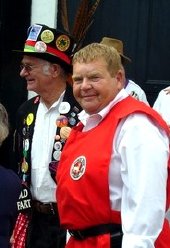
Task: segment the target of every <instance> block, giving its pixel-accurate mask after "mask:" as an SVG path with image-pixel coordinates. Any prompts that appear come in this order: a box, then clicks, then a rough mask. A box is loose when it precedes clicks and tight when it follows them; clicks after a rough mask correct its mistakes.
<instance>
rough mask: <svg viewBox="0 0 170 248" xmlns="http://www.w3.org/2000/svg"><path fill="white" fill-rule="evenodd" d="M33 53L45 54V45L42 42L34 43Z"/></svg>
mask: <svg viewBox="0 0 170 248" xmlns="http://www.w3.org/2000/svg"><path fill="white" fill-rule="evenodd" d="M34 48H35V51H36V52H38V53H45V52H46V50H47V45H46V44H45V43H44V42H43V41H37V42H36V43H35V46H34Z"/></svg>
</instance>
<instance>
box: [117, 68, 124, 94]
mask: <svg viewBox="0 0 170 248" xmlns="http://www.w3.org/2000/svg"><path fill="white" fill-rule="evenodd" d="M115 78H116V80H117V83H118V88H119V89H122V88H124V79H125V74H124V71H123V70H122V69H120V70H118V72H117V73H116V76H115Z"/></svg>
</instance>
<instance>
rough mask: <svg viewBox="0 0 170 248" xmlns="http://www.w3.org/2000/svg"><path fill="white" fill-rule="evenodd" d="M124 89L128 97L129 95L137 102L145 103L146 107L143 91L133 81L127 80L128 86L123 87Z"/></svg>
mask: <svg viewBox="0 0 170 248" xmlns="http://www.w3.org/2000/svg"><path fill="white" fill-rule="evenodd" d="M125 89H126V91H127V92H128V94H129V95H131V96H133V97H134V98H136V99H137V100H139V101H142V102H144V103H146V104H147V105H149V103H148V101H147V98H146V94H145V92H144V90H143V89H142V88H141V87H140V86H139V85H138V84H136V83H135V82H134V81H132V80H130V79H128V84H127V86H126V87H125Z"/></svg>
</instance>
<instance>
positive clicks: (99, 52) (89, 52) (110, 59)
mask: <svg viewBox="0 0 170 248" xmlns="http://www.w3.org/2000/svg"><path fill="white" fill-rule="evenodd" d="M98 59H103V60H104V61H105V62H106V66H107V69H108V71H109V73H110V75H111V76H114V75H115V74H116V72H117V71H118V70H120V69H122V65H121V58H120V55H119V53H118V52H117V50H116V49H115V48H113V47H109V46H107V45H104V44H100V43H92V44H89V45H87V46H85V47H84V48H82V49H80V50H79V51H78V52H76V53H75V54H74V56H73V60H72V64H73V66H74V64H75V63H77V62H78V63H89V62H92V61H95V60H98Z"/></svg>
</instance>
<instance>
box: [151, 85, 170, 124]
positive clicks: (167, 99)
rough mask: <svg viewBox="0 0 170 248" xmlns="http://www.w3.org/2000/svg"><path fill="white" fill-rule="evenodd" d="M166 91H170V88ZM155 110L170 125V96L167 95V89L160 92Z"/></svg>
mask: <svg viewBox="0 0 170 248" xmlns="http://www.w3.org/2000/svg"><path fill="white" fill-rule="evenodd" d="M166 89H170V87H167V88H166ZM153 108H154V109H155V110H156V111H158V113H159V114H160V115H161V116H162V118H163V119H164V120H165V121H166V122H167V123H168V125H170V95H169V94H166V92H165V89H163V90H161V91H160V92H159V94H158V97H157V99H156V101H155V103H154V105H153Z"/></svg>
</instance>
